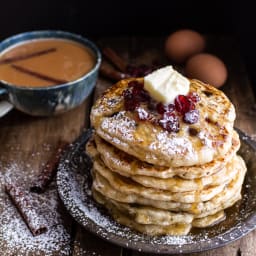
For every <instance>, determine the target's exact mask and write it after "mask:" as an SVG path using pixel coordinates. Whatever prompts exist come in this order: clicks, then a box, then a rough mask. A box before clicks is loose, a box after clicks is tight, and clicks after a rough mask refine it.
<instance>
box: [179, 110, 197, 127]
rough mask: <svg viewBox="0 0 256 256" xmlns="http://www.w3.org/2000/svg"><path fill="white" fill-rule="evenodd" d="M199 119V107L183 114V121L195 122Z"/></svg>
mask: <svg viewBox="0 0 256 256" xmlns="http://www.w3.org/2000/svg"><path fill="white" fill-rule="evenodd" d="M198 120H199V111H198V110H197V109H194V110H190V111H188V112H187V113H185V115H184V116H183V121H184V122H185V123H188V124H195V123H197V122H198Z"/></svg>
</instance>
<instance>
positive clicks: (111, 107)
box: [91, 78, 235, 167]
mask: <svg viewBox="0 0 256 256" xmlns="http://www.w3.org/2000/svg"><path fill="white" fill-rule="evenodd" d="M132 80H135V79H134V78H133V79H132ZM136 80H138V81H141V82H143V79H142V78H139V79H136ZM130 81H131V79H126V80H122V81H120V82H118V83H117V84H116V85H114V86H113V87H111V88H109V89H108V90H107V91H106V92H105V93H104V94H103V96H102V97H101V98H99V99H98V100H97V101H96V103H95V105H94V106H93V108H92V112H91V122H92V125H93V126H94V127H95V130H96V134H98V135H99V136H100V137H101V138H103V139H104V140H106V141H107V142H109V143H111V144H112V145H114V146H115V147H117V148H119V149H120V150H122V151H124V152H126V153H128V154H130V155H133V156H135V157H137V158H138V159H140V160H142V161H145V162H148V163H151V164H155V165H158V166H170V167H180V166H192V165H201V164H205V163H208V162H211V161H212V160H213V159H214V158H216V157H220V156H221V155H223V154H225V153H227V152H228V150H229V149H230V147H231V144H232V134H233V123H234V119H235V110H234V107H233V105H232V103H231V102H230V101H229V99H228V98H227V97H226V96H225V95H224V93H223V92H221V91H220V90H218V89H216V88H214V87H212V86H210V85H206V84H204V83H202V82H200V81H198V80H191V81H190V92H196V93H197V94H198V95H199V96H200V98H201V100H200V102H198V103H197V105H196V109H198V110H199V113H200V119H199V121H198V122H197V123H195V124H193V125H189V124H186V123H184V122H183V121H182V118H180V130H179V132H177V133H176V132H168V131H165V130H163V129H162V128H161V127H160V126H158V125H155V124H153V123H151V122H148V121H139V120H138V119H137V116H136V113H134V112H132V111H125V109H124V99H123V96H122V92H123V91H124V90H125V89H126V88H127V86H128V83H129V82H130ZM191 128H193V131H196V134H195V133H193V134H191V133H190V131H191Z"/></svg>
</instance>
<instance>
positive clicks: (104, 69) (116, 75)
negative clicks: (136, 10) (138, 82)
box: [100, 62, 130, 81]
mask: <svg viewBox="0 0 256 256" xmlns="http://www.w3.org/2000/svg"><path fill="white" fill-rule="evenodd" d="M100 73H101V75H103V76H105V77H107V78H109V79H111V80H114V81H119V80H122V79H124V78H128V77H130V76H129V75H128V74H126V73H122V72H119V71H117V70H115V69H113V68H111V67H110V66H108V65H107V64H106V63H104V62H102V64H101V66H100Z"/></svg>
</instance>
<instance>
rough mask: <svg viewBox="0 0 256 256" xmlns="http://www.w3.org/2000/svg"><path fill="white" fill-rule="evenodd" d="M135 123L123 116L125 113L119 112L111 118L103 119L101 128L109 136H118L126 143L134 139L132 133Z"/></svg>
mask: <svg viewBox="0 0 256 256" xmlns="http://www.w3.org/2000/svg"><path fill="white" fill-rule="evenodd" d="M135 127H136V122H135V121H134V120H132V119H130V118H129V117H127V116H126V115H125V111H120V112H119V113H118V114H117V115H114V116H113V117H111V118H105V119H103V121H102V124H101V128H102V129H103V130H104V131H108V132H109V133H110V134H119V135H120V136H121V137H124V138H126V140H128V141H132V140H133V139H134V137H133V132H134V130H135Z"/></svg>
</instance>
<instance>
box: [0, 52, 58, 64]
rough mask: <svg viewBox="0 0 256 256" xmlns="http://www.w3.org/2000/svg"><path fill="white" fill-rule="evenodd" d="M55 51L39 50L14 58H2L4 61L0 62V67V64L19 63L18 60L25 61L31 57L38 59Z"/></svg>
mask: <svg viewBox="0 0 256 256" xmlns="http://www.w3.org/2000/svg"><path fill="white" fill-rule="evenodd" d="M56 50H57V49H56V48H48V49H45V50H41V51H36V52H32V53H25V54H21V55H18V56H14V57H9V58H4V59H2V60H0V65H1V64H10V63H13V62H15V61H19V60H26V59H30V58H33V57H38V56H41V55H44V54H48V53H51V52H56Z"/></svg>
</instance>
